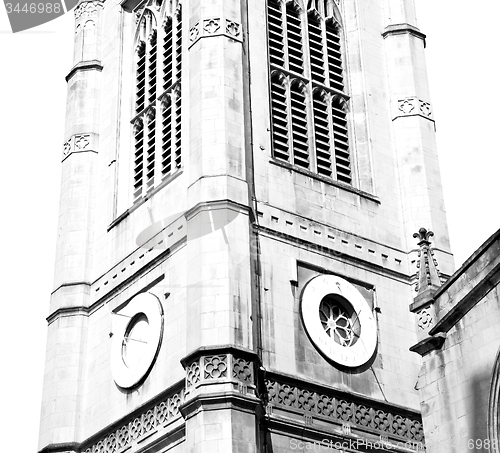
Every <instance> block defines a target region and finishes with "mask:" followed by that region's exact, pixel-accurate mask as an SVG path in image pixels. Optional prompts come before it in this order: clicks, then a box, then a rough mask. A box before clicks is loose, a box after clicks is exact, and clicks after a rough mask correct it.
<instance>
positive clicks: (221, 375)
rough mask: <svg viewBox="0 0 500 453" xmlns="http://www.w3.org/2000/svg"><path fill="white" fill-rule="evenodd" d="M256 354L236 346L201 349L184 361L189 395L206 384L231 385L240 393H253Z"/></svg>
mask: <svg viewBox="0 0 500 453" xmlns="http://www.w3.org/2000/svg"><path fill="white" fill-rule="evenodd" d="M255 360H256V356H255V353H254V352H252V351H249V350H246V349H239V348H235V347H233V346H217V347H213V348H208V347H207V348H205V347H204V348H200V349H198V350H196V351H195V352H194V353H192V354H190V355H189V356H188V357H186V358H185V359H183V361H182V364H183V365H184V367H185V369H186V394H189V392H191V391H192V390H194V388H196V387H199V386H201V385H204V384H211V383H214V382H216V381H218V382H231V383H233V384H235V387H236V386H237V388H238V390H239V391H240V392H241V393H247V391H249V392H250V393H254V391H253V390H254V389H255V378H254V376H255V370H254V363H255Z"/></svg>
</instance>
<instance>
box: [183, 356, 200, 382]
mask: <svg viewBox="0 0 500 453" xmlns="http://www.w3.org/2000/svg"><path fill="white" fill-rule="evenodd" d="M198 382H200V365H198V362H193V363H192V364H191V365H189V366H188V367H187V368H186V387H187V388H189V387H192V386H193V385H196V384H198Z"/></svg>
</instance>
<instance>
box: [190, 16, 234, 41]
mask: <svg viewBox="0 0 500 453" xmlns="http://www.w3.org/2000/svg"><path fill="white" fill-rule="evenodd" d="M211 36H226V37H228V38H231V39H233V40H236V41H240V42H242V30H241V24H240V23H238V22H236V21H234V20H230V19H226V18H223V17H209V18H204V19H201V20H200V21H199V22H196V23H195V24H194V25H193V26H191V28H190V29H189V46H190V47H191V46H192V45H193V44H195V43H196V42H197V41H198V40H200V39H201V38H208V37H211Z"/></svg>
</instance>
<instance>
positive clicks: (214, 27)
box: [203, 17, 220, 35]
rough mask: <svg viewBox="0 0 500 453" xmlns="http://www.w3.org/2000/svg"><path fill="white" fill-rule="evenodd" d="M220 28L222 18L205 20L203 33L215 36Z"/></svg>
mask: <svg viewBox="0 0 500 453" xmlns="http://www.w3.org/2000/svg"><path fill="white" fill-rule="evenodd" d="M219 28H220V18H219V17H216V18H213V19H205V20H204V21H203V31H204V32H205V33H206V34H208V35H213V34H214V33H216V32H217V31H219Z"/></svg>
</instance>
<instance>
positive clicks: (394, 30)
mask: <svg viewBox="0 0 500 453" xmlns="http://www.w3.org/2000/svg"><path fill="white" fill-rule="evenodd" d="M403 34H409V35H412V36H415V37H416V38H420V39H421V40H422V41H423V42H424V47H425V46H426V42H425V38H426V36H425V35H424V34H423V33H422V32H421V31H420V30H419V29H418V28H417V27H415V26H413V25H410V24H394V25H389V26H387V27H386V28H385V31H384V32H383V33H382V36H383V37H384V39H385V38H387V36H394V35H403Z"/></svg>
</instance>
